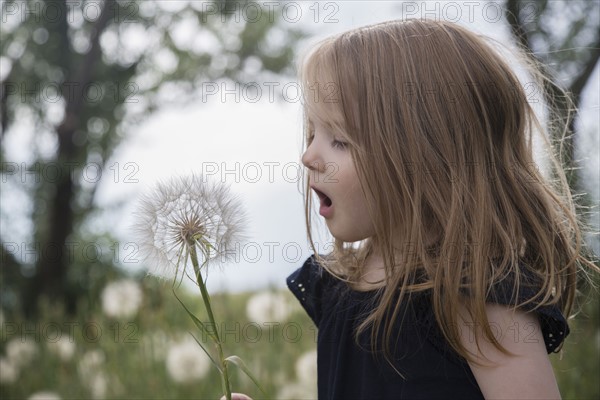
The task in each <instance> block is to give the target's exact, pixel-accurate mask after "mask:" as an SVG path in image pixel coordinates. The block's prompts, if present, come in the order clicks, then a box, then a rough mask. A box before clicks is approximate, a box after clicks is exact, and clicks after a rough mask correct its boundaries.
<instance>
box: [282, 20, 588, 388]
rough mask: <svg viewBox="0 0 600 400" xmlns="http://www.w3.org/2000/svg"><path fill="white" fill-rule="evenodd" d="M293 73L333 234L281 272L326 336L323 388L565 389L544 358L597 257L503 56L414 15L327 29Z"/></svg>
mask: <svg viewBox="0 0 600 400" xmlns="http://www.w3.org/2000/svg"><path fill="white" fill-rule="evenodd" d="M535 76H539V74H538V75H535ZM300 77H301V83H302V85H303V87H304V88H305V90H304V92H305V114H306V121H305V122H306V127H307V130H306V139H307V145H308V146H307V148H306V151H305V153H304V155H303V157H302V162H303V163H304V165H305V166H306V167H307V168H308V174H307V175H308V188H310V190H311V191H313V192H314V193H316V195H317V196H318V197H319V202H320V204H319V206H318V207H319V213H320V215H321V216H322V217H323V218H324V219H325V222H326V224H327V227H328V229H329V231H330V232H331V234H332V235H333V237H334V238H335V248H334V251H333V252H332V253H331V254H328V255H326V256H321V255H318V254H315V255H314V256H312V257H310V258H309V259H308V260H307V261H306V262H305V263H304V265H303V266H302V267H301V268H300V269H298V270H297V271H296V272H294V273H293V274H292V275H291V276H290V277H289V278H288V281H287V282H288V286H289V287H290V289H291V291H292V292H293V293H294V295H295V296H296V297H297V298H298V299H299V301H300V302H301V304H302V306H303V307H304V308H305V309H306V311H307V312H308V314H309V315H310V317H311V318H312V319H313V321H314V322H315V324H316V325H317V327H318V329H319V332H318V343H317V347H318V392H319V399H435V398H440V399H441V398H444V399H447V398H460V399H481V398H488V399H494V398H502V399H516V398H518V399H532V398H539V399H553V398H559V397H560V393H559V390H558V387H557V384H556V380H555V377H554V375H553V370H552V366H551V364H550V361H549V359H548V355H547V353H550V352H555V351H557V350H558V349H559V348H560V347H561V344H562V342H563V340H564V338H565V337H566V336H567V334H568V333H569V328H568V326H567V323H566V320H565V315H568V314H569V313H570V311H571V307H572V304H573V301H574V296H575V290H576V283H577V273H578V270H579V269H581V267H582V266H586V267H590V268H596V267H595V266H594V264H592V263H591V262H590V261H588V260H586V259H585V258H584V257H583V256H581V242H582V241H581V232H580V229H579V227H578V222H577V220H576V218H575V213H574V209H573V204H572V202H571V197H570V194H569V192H568V189H567V188H568V186H566V184H565V182H566V181H565V179H564V173H563V172H562V171H561V169H560V167H559V165H558V164H557V163H556V162H555V158H553V157H552V156H549V160H550V161H551V163H550V166H551V171H552V174H553V176H554V177H555V178H556V179H555V180H556V181H557V182H551V181H549V180H548V179H546V178H545V177H544V176H543V175H542V174H541V173H540V172H539V171H538V170H537V169H536V168H535V164H534V161H533V156H532V135H533V134H537V133H542V134H544V135H545V134H548V133H547V132H546V131H544V126H543V125H542V123H541V121H539V120H538V119H537V118H536V115H535V113H534V111H533V109H532V107H531V105H530V104H529V103H528V100H531V99H528V98H527V97H526V94H525V92H524V91H523V89H522V87H521V85H520V83H519V81H518V79H517V78H516V76H515V74H514V73H513V72H512V71H511V69H510V68H509V66H508V65H507V64H506V62H505V61H503V59H502V58H501V57H500V56H499V55H498V54H497V52H496V51H495V49H494V48H493V47H492V46H490V45H488V44H487V43H486V42H485V41H484V40H483V39H481V38H480V37H478V36H477V35H475V34H473V33H471V32H469V31H467V30H465V29H464V28H461V27H460V26H457V25H454V24H450V23H446V22H434V21H422V20H410V21H405V22H388V23H382V24H377V25H372V26H367V27H363V28H359V29H356V30H353V31H350V32H346V33H343V34H341V35H339V36H335V37H332V38H329V39H326V40H324V41H323V42H321V43H320V44H319V45H318V46H317V47H316V48H315V49H314V50H313V51H312V52H311V53H310V54H309V55H308V57H307V58H306V60H305V61H304V63H303V65H302V67H301V69H300ZM537 83H538V86H537V88H542V87H543V82H541V81H539V82H537ZM538 100H544V99H543V98H541V99H538ZM542 136H543V135H542ZM310 200H311V193H310V191H308V192H307V196H306V206H307V210H306V212H307V225H308V232H309V238H310V231H311V230H310V213H311V201H310ZM310 240H311V243H312V238H310ZM313 248H314V245H313Z"/></svg>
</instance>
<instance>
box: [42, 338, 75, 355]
mask: <svg viewBox="0 0 600 400" xmlns="http://www.w3.org/2000/svg"><path fill="white" fill-rule="evenodd" d="M47 346H48V351H50V352H51V353H53V354H55V355H57V356H58V358H60V359H61V360H62V361H69V360H71V359H72V358H73V355H75V349H76V346H75V340H74V339H73V337H71V336H69V335H64V336H63V335H61V336H60V337H59V338H58V339H57V340H55V341H51V342H50V341H49V342H48V343H47Z"/></svg>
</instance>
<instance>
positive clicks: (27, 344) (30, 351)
mask: <svg viewBox="0 0 600 400" xmlns="http://www.w3.org/2000/svg"><path fill="white" fill-rule="evenodd" d="M37 354H38V348H37V346H36V345H35V343H34V342H33V341H32V340H29V339H27V340H22V338H18V337H17V338H14V339H11V340H10V341H9V342H8V343H7V344H6V356H7V357H8V359H9V360H10V361H11V362H12V363H13V364H14V365H16V366H17V367H19V368H20V367H24V366H26V365H28V364H29V363H31V361H33V359H34V358H35V357H36V356H37Z"/></svg>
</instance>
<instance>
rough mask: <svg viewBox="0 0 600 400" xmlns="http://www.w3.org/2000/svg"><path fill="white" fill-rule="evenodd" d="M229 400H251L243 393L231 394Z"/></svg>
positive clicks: (222, 398) (223, 399)
mask: <svg viewBox="0 0 600 400" xmlns="http://www.w3.org/2000/svg"><path fill="white" fill-rule="evenodd" d="M220 400H226V398H225V396H223V397H221V399H220ZM231 400H252V399H251V398H250V397H248V396H246V395H245V394H243V393H231Z"/></svg>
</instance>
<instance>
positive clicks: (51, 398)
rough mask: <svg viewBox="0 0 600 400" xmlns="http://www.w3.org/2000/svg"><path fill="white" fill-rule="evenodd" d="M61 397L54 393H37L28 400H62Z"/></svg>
mask: <svg viewBox="0 0 600 400" xmlns="http://www.w3.org/2000/svg"><path fill="white" fill-rule="evenodd" d="M60 399H61V397H60V396H59V395H58V394H56V393H54V392H47V391H43V392H36V393H34V394H32V395H31V396H29V397H28V400H60Z"/></svg>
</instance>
